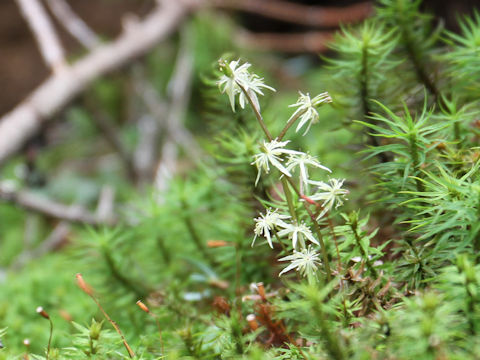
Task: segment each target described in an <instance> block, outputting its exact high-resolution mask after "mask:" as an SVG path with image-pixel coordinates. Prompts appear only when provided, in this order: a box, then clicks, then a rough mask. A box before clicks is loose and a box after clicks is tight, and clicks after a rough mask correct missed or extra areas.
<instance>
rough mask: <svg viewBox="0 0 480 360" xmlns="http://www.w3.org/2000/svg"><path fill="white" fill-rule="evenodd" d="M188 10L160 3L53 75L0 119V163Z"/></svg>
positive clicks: (171, 27)
mask: <svg viewBox="0 0 480 360" xmlns="http://www.w3.org/2000/svg"><path fill="white" fill-rule="evenodd" d="M17 1H33V0H17ZM189 9H190V7H189V6H188V3H187V2H185V0H179V1H162V6H159V7H158V8H156V9H155V10H153V11H152V13H151V14H150V15H149V16H147V17H146V18H145V19H144V20H142V21H140V22H139V23H138V24H136V25H135V26H132V27H129V29H128V31H125V32H123V33H122V35H120V36H119V38H118V39H117V40H115V41H113V42H111V43H108V44H105V45H103V46H100V47H98V48H96V49H95V50H94V51H92V52H91V53H89V54H87V55H86V56H85V57H83V58H82V59H80V60H78V61H77V62H75V63H74V64H73V65H71V66H69V67H66V68H65V69H64V71H61V72H57V73H54V74H53V75H52V76H51V77H50V78H49V79H47V80H46V81H45V82H44V83H43V84H42V85H40V86H39V87H38V88H37V89H36V90H34V91H33V93H31V94H30V96H29V97H28V98H27V99H25V100H24V101H23V102H21V103H20V104H19V105H18V106H17V107H16V108H15V109H13V110H12V111H11V112H9V113H8V114H6V115H4V116H3V117H1V118H0V163H2V162H4V161H5V160H6V159H7V158H8V157H10V156H11V155H13V154H14V153H15V152H16V151H18V150H19V149H21V147H22V146H23V145H24V144H25V142H26V141H27V140H28V139H29V138H30V137H31V136H32V135H34V134H35V133H36V132H37V131H38V130H39V129H40V127H41V126H42V123H43V122H44V121H47V120H50V119H51V118H52V117H53V116H54V115H55V114H56V113H58V112H59V111H60V110H61V109H62V108H63V107H64V106H66V105H67V104H68V103H69V102H70V101H71V100H72V99H73V98H74V97H75V96H77V95H78V94H80V93H81V92H82V91H84V90H85V88H87V87H88V86H89V85H90V84H91V83H92V81H94V80H95V79H97V78H99V77H100V76H102V75H104V74H106V73H108V72H111V71H113V70H115V69H118V68H119V67H121V66H123V65H125V64H126V63H128V62H129V61H131V60H132V59H134V58H136V57H138V56H140V55H143V54H144V53H145V52H147V51H148V50H149V49H151V48H152V47H153V46H154V45H155V44H157V43H158V42H160V41H162V40H163V39H165V38H166V37H167V36H168V35H170V34H171V33H172V32H173V31H174V30H175V29H176V28H177V27H178V24H180V23H181V22H182V21H183V19H184V18H185V17H186V15H187V13H188V11H189Z"/></svg>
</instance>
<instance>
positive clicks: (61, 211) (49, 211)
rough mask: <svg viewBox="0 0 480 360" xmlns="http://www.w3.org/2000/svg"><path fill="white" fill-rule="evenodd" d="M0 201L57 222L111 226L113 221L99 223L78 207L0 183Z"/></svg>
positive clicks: (98, 220) (95, 218) (99, 221)
mask: <svg viewBox="0 0 480 360" xmlns="http://www.w3.org/2000/svg"><path fill="white" fill-rule="evenodd" d="M0 199H1V200H3V201H7V202H11V203H13V204H15V205H17V206H19V207H21V208H23V209H25V210H28V211H33V212H36V213H40V214H42V215H45V216H48V217H52V218H55V219H59V220H65V221H69V222H79V223H83V224H88V225H94V226H98V225H101V224H105V223H108V224H113V223H114V222H115V219H109V221H107V222H104V221H101V219H99V218H98V217H97V216H96V215H94V214H92V213H90V212H89V211H88V210H87V209H85V208H83V207H82V206H78V205H71V206H69V205H65V204H61V203H58V202H56V201H53V200H50V199H48V198H44V197H41V196H39V195H37V194H34V193H32V192H29V191H26V190H15V189H13V188H12V187H11V186H7V185H5V184H2V183H0Z"/></svg>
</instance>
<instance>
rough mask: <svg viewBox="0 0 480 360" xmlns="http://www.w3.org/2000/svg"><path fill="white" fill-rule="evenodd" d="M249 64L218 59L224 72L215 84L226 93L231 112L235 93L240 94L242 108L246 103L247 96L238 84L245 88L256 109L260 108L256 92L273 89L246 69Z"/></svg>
mask: <svg viewBox="0 0 480 360" xmlns="http://www.w3.org/2000/svg"><path fill="white" fill-rule="evenodd" d="M250 66H251V65H250V64H249V63H244V64H242V65H240V60H234V61H230V63H229V64H227V63H226V62H224V61H223V60H221V61H220V69H221V70H222V71H223V72H224V74H223V75H222V76H221V77H220V79H219V80H218V81H217V85H218V86H219V87H220V89H221V91H222V94H223V93H226V94H227V95H228V98H229V99H230V105H231V106H232V110H233V112H235V96H236V95H238V94H240V96H239V98H238V101H239V103H240V107H241V108H242V109H244V108H245V104H246V103H248V100H247V97H246V95H245V94H244V92H243V91H242V89H241V87H240V86H242V87H243V88H244V89H245V91H246V92H247V94H248V95H249V96H250V98H251V99H252V101H253V103H254V104H255V106H256V107H257V109H258V110H260V104H259V102H258V97H257V94H260V95H263V92H262V88H265V89H269V90H272V91H275V89H274V88H272V87H271V86H268V85H265V83H264V82H263V78H261V77H259V76H258V75H256V74H252V73H250V72H249V71H248V68H249V67H250Z"/></svg>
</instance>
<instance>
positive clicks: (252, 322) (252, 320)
mask: <svg viewBox="0 0 480 360" xmlns="http://www.w3.org/2000/svg"><path fill="white" fill-rule="evenodd" d="M247 322H248V325H249V326H250V329H251V330H252V331H255V330H257V329H258V322H257V317H256V316H255V314H248V315H247Z"/></svg>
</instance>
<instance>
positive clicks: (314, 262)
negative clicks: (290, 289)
mask: <svg viewBox="0 0 480 360" xmlns="http://www.w3.org/2000/svg"><path fill="white" fill-rule="evenodd" d="M279 260H280V261H291V263H290V265H288V266H287V267H286V268H285V269H283V270H282V271H281V272H280V274H278V276H281V275H283V274H284V273H286V272H289V271H290V270H293V269H295V270H297V271H298V272H300V274H302V275H303V276H305V275H307V274H309V273H310V274H313V273H315V271H317V266H318V265H320V259H319V257H318V253H317V252H316V251H315V250H313V249H312V247H311V246H309V247H308V248H307V249H302V250H301V251H295V250H294V251H293V254H292V255H288V256H285V257H283V258H281V259H279Z"/></svg>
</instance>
